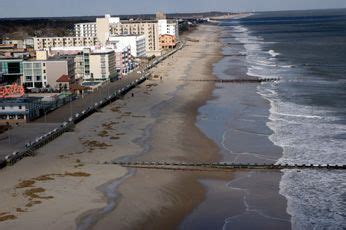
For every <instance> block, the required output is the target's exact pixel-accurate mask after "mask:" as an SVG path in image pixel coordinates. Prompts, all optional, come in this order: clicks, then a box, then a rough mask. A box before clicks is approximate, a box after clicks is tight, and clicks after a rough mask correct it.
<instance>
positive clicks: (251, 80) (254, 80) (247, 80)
mask: <svg viewBox="0 0 346 230" xmlns="http://www.w3.org/2000/svg"><path fill="white" fill-rule="evenodd" d="M279 80H280V78H240V79H191V80H184V81H195V82H215V83H262V82H274V81H279Z"/></svg>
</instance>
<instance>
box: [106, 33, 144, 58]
mask: <svg viewBox="0 0 346 230" xmlns="http://www.w3.org/2000/svg"><path fill="white" fill-rule="evenodd" d="M109 43H110V44H112V45H114V46H115V47H118V46H119V47H125V46H130V48H131V55H132V56H133V57H144V56H146V48H145V47H146V46H145V36H144V35H138V36H137V35H119V36H111V37H109Z"/></svg>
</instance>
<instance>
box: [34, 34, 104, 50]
mask: <svg viewBox="0 0 346 230" xmlns="http://www.w3.org/2000/svg"><path fill="white" fill-rule="evenodd" d="M97 43H98V42H97V38H96V37H35V38H34V49H35V50H48V49H49V48H52V47H76V46H84V47H85V46H87V47H88V46H95V45H96V44H97Z"/></svg>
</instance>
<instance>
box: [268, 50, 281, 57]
mask: <svg viewBox="0 0 346 230" xmlns="http://www.w3.org/2000/svg"><path fill="white" fill-rule="evenodd" d="M268 53H269V54H270V56H272V57H277V56H279V55H280V53H277V52H275V51H274V50H269V51H268Z"/></svg>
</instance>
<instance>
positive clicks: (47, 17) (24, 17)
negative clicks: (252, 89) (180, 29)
mask: <svg viewBox="0 0 346 230" xmlns="http://www.w3.org/2000/svg"><path fill="white" fill-rule="evenodd" d="M321 10H346V8H312V9H289V10H259V11H238V12H232V11H229V12H226V11H217V10H211V11H204V12H203V11H201V12H170V13H165V14H166V15H172V14H207V13H224V14H246V13H265V12H289V11H321ZM105 14H107V13H105ZM105 14H102V15H67V16H42V17H34V16H32V17H30V16H23V17H21V16H20V17H0V20H4V19H49V18H61V19H63V18H80V17H95V18H96V17H100V16H104V15H105ZM155 14H156V12H154V13H135V14H111V16H112V17H121V16H123V17H124V16H137V15H138V16H143V15H146V16H148V15H155Z"/></svg>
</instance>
